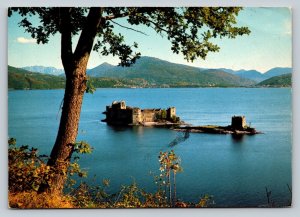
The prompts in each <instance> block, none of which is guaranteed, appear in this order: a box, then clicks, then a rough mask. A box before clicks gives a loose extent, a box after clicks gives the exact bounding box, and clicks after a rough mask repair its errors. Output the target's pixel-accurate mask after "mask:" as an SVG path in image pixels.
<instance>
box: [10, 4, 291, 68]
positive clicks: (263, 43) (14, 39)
mask: <svg viewBox="0 0 300 217" xmlns="http://www.w3.org/2000/svg"><path fill="white" fill-rule="evenodd" d="M20 19H21V18H20V16H19V15H17V14H15V15H13V16H12V17H10V18H8V64H9V65H11V66H15V67H24V66H32V65H42V66H53V67H56V68H62V64H61V60H60V35H59V34H57V35H55V36H52V37H51V38H50V41H49V43H48V44H46V45H38V44H36V43H35V41H34V40H33V39H32V38H31V37H30V35H29V34H28V33H25V31H24V29H23V28H21V27H19V26H18V22H19V21H20ZM237 20H238V25H240V26H248V27H249V29H250V30H251V34H250V35H249V36H247V35H246V36H240V37H237V38H236V39H225V38H223V39H215V40H214V42H216V43H217V44H218V45H219V46H220V48H221V49H220V52H217V53H210V54H209V55H208V56H207V58H206V59H205V60H202V59H198V60H196V61H194V62H193V63H191V62H187V61H186V60H184V58H183V56H182V55H176V54H173V53H172V52H171V50H170V42H169V41H168V40H167V39H166V38H163V37H161V36H160V35H158V34H156V33H155V32H154V31H153V30H151V29H149V28H145V27H141V28H139V30H142V31H143V32H145V33H146V34H147V35H148V36H145V35H143V34H140V33H137V32H134V31H131V30H128V29H124V28H121V27H116V30H117V31H120V32H122V33H123V34H124V36H125V39H126V41H127V42H128V43H133V42H134V41H136V42H137V43H138V44H139V49H138V51H140V52H141V53H142V55H144V56H153V57H157V58H160V59H163V60H167V61H170V62H174V63H181V64H187V65H191V66H196V67H203V68H231V69H234V70H239V69H247V70H250V69H256V70H258V71H261V72H265V71H267V70H269V69H271V68H273V67H291V66H292V26H291V25H292V12H291V10H290V9H289V8H272V7H268V8H266V7H265V8H248V7H247V8H244V10H243V11H241V12H240V14H239V16H238V19H237ZM119 22H120V23H122V24H123V23H124V22H123V21H122V20H121V21H119ZM76 40H77V38H74V44H76ZM103 62H108V63H111V64H115V65H116V64H117V63H118V58H113V57H104V56H101V54H99V53H97V52H92V54H91V57H90V60H89V63H88V68H93V67H96V66H98V65H100V64H101V63H103Z"/></svg>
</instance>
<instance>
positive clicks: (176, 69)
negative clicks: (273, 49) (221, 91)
mask: <svg viewBox="0 0 300 217" xmlns="http://www.w3.org/2000/svg"><path fill="white" fill-rule="evenodd" d="M87 73H88V74H89V75H91V76H94V77H110V78H126V79H137V78H138V79H143V80H145V81H146V82H148V83H149V84H150V86H170V87H227V86H233V87H235V86H250V85H253V84H254V83H255V82H254V81H251V80H249V79H244V78H240V77H239V76H236V75H233V74H230V73H226V72H224V71H221V70H218V69H210V70H203V69H199V68H197V67H191V66H187V65H182V64H175V63H171V62H168V61H164V60H160V59H158V58H153V57H146V56H145V57H141V58H140V59H139V60H137V62H136V63H135V64H134V65H133V66H131V67H118V66H112V65H110V66H108V64H107V63H105V64H102V65H100V66H97V67H95V68H94V69H90V70H88V72H87Z"/></svg>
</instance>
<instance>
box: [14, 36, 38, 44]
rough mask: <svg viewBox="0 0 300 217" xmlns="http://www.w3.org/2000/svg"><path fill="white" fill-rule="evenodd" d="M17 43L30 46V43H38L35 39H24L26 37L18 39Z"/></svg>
mask: <svg viewBox="0 0 300 217" xmlns="http://www.w3.org/2000/svg"><path fill="white" fill-rule="evenodd" d="M17 42H19V43H21V44H30V43H36V39H33V38H24V37H18V38H17Z"/></svg>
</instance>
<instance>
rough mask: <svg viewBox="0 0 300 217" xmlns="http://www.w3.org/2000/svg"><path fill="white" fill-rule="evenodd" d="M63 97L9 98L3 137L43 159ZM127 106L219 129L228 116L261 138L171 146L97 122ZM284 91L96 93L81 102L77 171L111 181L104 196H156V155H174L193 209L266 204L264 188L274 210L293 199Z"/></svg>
mask: <svg viewBox="0 0 300 217" xmlns="http://www.w3.org/2000/svg"><path fill="white" fill-rule="evenodd" d="M62 99H63V90H21V91H9V92H8V111H9V114H8V116H9V118H8V121H9V126H8V128H9V129H8V130H9V131H8V132H9V137H14V138H16V139H17V143H18V144H19V145H25V144H28V145H30V146H33V147H37V148H39V150H40V153H41V154H48V155H49V153H50V151H51V148H52V146H53V144H54V141H55V138H56V133H57V129H58V124H59V119H60V114H61V112H60V109H59V108H60V104H61V102H62ZM114 100H125V101H126V104H127V105H129V106H135V107H140V108H167V107H170V106H175V107H176V113H177V115H178V116H179V117H180V118H181V119H182V120H184V121H185V122H187V123H191V124H193V125H206V124H213V125H224V126H227V125H229V124H230V123H231V117H232V116H233V115H245V116H246V119H247V123H248V125H251V127H255V128H256V129H257V130H258V131H262V132H263V134H258V135H253V136H244V137H242V138H240V139H238V140H237V139H235V138H233V137H232V136H231V135H212V134H192V133H191V134H190V137H189V138H188V139H187V140H185V141H183V142H182V143H179V144H177V145H176V146H174V147H172V148H171V147H169V144H170V143H171V142H172V141H173V140H174V139H176V138H177V137H179V136H182V133H180V132H176V131H172V130H169V129H159V128H151V127H133V128H130V127H129V128H126V127H125V128H124V127H123V128H120V127H119V128H114V127H110V126H107V125H106V123H103V122H101V121H100V120H101V119H104V115H103V114H102V112H103V111H104V110H105V106H106V105H110V104H111V103H112V101H114ZM291 108H292V107H291V89H290V88H258V89H256V88H174V89H167V88H166V89H97V91H96V92H95V93H94V94H86V95H85V97H84V102H83V107H82V113H81V119H80V126H79V133H78V139H77V140H78V141H80V140H84V141H87V142H88V143H89V144H90V145H91V146H92V147H93V148H94V151H93V153H92V154H90V155H87V156H82V157H81V159H80V164H81V166H82V168H85V169H86V170H88V174H89V177H88V178H87V180H86V181H87V182H89V183H92V182H93V181H92V180H93V179H94V175H96V176H95V178H96V181H98V183H99V184H100V183H101V180H102V179H103V178H109V179H110V183H111V185H110V188H109V191H111V192H115V191H117V190H118V189H119V188H120V186H121V185H122V184H130V183H132V181H135V182H136V183H137V184H138V185H139V186H140V187H142V188H144V189H145V190H147V191H155V190H156V185H155V183H154V181H153V174H159V162H158V154H159V152H160V151H168V150H171V149H173V150H174V151H175V153H176V154H177V155H178V156H180V159H181V165H182V167H183V172H182V173H178V174H177V177H176V179H177V197H178V198H179V199H181V200H184V201H191V202H198V201H199V198H200V197H201V196H203V195H204V194H210V195H213V197H214V201H215V203H216V206H219V207H247V206H261V205H264V204H266V203H267V197H266V190H265V188H266V187H267V188H268V189H269V190H271V191H272V195H271V198H272V200H273V201H274V202H275V204H276V205H279V206H284V205H287V204H288V201H289V200H290V198H291V195H290V192H289V190H288V187H287V185H289V186H291V185H292V174H291V171H292V169H291V155H292V152H291V151H292V137H291V132H292V114H291V111H292V109H291Z"/></svg>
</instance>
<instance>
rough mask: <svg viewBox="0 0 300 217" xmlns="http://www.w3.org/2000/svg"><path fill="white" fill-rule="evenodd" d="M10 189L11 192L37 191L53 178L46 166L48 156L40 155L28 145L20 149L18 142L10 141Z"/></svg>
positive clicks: (11, 139) (12, 139)
mask: <svg viewBox="0 0 300 217" xmlns="http://www.w3.org/2000/svg"><path fill="white" fill-rule="evenodd" d="M8 144H9V149H8V175H9V179H8V186H9V187H8V189H9V191H10V192H21V191H29V190H34V191H37V190H38V187H39V185H40V184H41V183H43V182H44V177H45V179H47V178H49V177H50V176H51V169H50V167H49V166H47V165H46V163H45V160H46V159H47V156H44V155H38V151H37V149H35V148H30V149H29V147H28V146H27V145H23V146H20V147H18V146H17V144H16V140H15V139H14V138H10V139H9V140H8Z"/></svg>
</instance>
